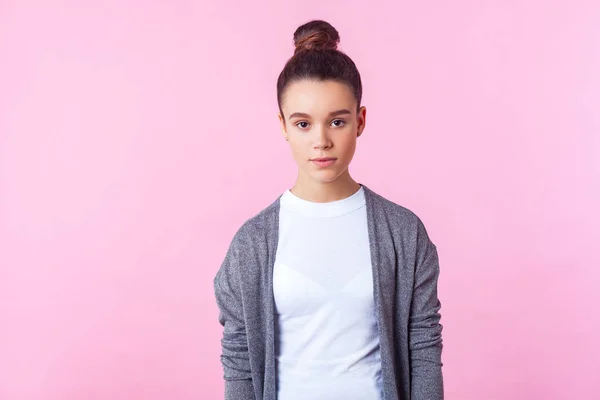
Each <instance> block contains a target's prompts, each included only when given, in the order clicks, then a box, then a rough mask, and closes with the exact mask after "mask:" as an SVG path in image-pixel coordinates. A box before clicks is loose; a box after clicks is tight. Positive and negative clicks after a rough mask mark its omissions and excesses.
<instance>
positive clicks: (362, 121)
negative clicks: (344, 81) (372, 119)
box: [356, 106, 367, 137]
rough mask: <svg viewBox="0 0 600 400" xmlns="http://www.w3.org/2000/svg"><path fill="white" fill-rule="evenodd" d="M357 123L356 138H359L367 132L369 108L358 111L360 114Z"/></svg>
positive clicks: (357, 116)
mask: <svg viewBox="0 0 600 400" xmlns="http://www.w3.org/2000/svg"><path fill="white" fill-rule="evenodd" d="M356 122H357V124H356V125H357V129H356V137H359V136H360V135H362V133H363V131H364V130H365V126H366V125H367V108H366V107H365V106H362V107H361V108H360V109H359V110H358V113H357V114H356Z"/></svg>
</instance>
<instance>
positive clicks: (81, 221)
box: [0, 0, 600, 400]
mask: <svg viewBox="0 0 600 400" xmlns="http://www.w3.org/2000/svg"><path fill="white" fill-rule="evenodd" d="M48 3H49V2H42V1H37V2H36V1H16V0H15V1H6V0H5V1H2V2H0V398H1V399H3V400H17V399H18V400H30V399H44V400H74V399H77V400H79V399H86V400H87V399H111V400H125V399H148V400H158V399H183V400H185V399H190V400H191V399H218V398H220V397H221V396H222V388H223V384H222V380H221V379H222V378H221V376H222V371H221V365H220V362H219V354H220V342H219V339H220V335H221V328H220V325H219V324H218V322H217V309H216V305H215V303H214V300H213V292H212V278H213V276H214V273H215V272H216V270H217V268H218V267H219V265H220V262H221V260H222V258H223V256H224V253H225V250H226V247H227V246H228V244H229V240H230V239H231V236H232V235H233V233H234V232H235V230H236V229H237V228H238V227H239V225H240V224H241V223H242V222H243V221H244V220H245V219H246V218H248V217H250V216H251V215H253V214H254V213H255V212H258V211H259V210H260V209H261V208H263V207H265V206H266V205H268V204H269V203H270V202H271V201H272V200H273V199H274V198H275V196H277V195H278V194H279V193H280V192H282V191H283V190H284V189H286V188H287V187H290V186H291V184H292V183H293V181H294V178H295V171H296V170H295V164H294V163H293V160H292V158H291V154H290V153H289V150H288V149H287V147H286V142H285V141H284V140H283V139H282V138H281V135H280V134H279V125H278V120H277V117H276V112H277V109H276V100H275V81H276V78H277V75H278V73H279V71H280V69H281V67H282V66H283V64H284V63H285V61H286V60H287V58H288V57H289V56H291V54H292V51H293V48H292V43H291V35H292V33H293V31H294V29H295V28H296V27H297V26H298V25H299V24H301V23H304V22H306V21H307V20H309V19H312V18H324V19H327V20H329V21H330V22H331V23H333V24H334V26H336V27H337V28H338V29H339V31H340V33H341V37H342V42H341V47H342V50H345V51H346V52H348V53H349V54H350V55H351V57H353V59H354V60H355V62H356V63H357V65H358V66H359V68H360V70H361V73H362V75H363V82H364V86H365V95H364V105H366V106H367V108H368V113H367V129H366V131H365V134H364V135H363V136H362V137H361V138H360V139H359V144H358V150H357V155H356V157H355V160H354V162H353V166H352V173H353V175H354V176H355V178H356V179H357V180H359V181H360V182H363V183H365V184H368V185H369V186H370V187H371V188H372V189H374V190H376V191H378V192H379V193H380V194H382V195H384V196H386V197H388V198H389V199H391V200H394V201H396V202H398V203H400V204H403V205H404V206H406V207H408V208H411V209H412V210H413V211H415V212H416V213H417V214H418V215H420V216H421V218H422V219H423V221H424V222H425V224H426V226H427V227H428V230H429V231H430V234H431V236H432V238H433V239H434V241H435V242H436V244H437V245H438V249H439V253H440V261H441V268H442V273H441V277H440V296H441V298H442V304H443V317H442V318H443V324H444V334H445V349H444V359H443V361H444V364H445V366H444V373H445V380H446V393H447V398H448V399H460V400H471V399H473V400H481V399H486V400H494V399H502V400H505V399H592V398H598V396H600V395H599V394H598V393H600V381H599V380H598V371H599V368H600V351H599V346H598V330H599V329H600V316H599V312H598V309H597V306H598V304H599V295H598V294H597V293H598V288H599V286H600V285H599V284H600V269H599V267H600V255H599V251H598V249H599V247H598V239H600V228H599V227H600V213H599V212H598V204H600V112H599V111H600V3H599V2H598V1H595V0H590V1H562V2H560V1H550V2H549V1H541V0H540V1H534V0H528V1H525V0H523V1H520V2H517V1H453V2H438V4H435V5H434V4H432V3H431V2H420V3H419V2H412V3H411V4H410V5H408V4H404V5H401V4H397V3H396V2H389V3H385V4H378V5H375V4H367V3H366V2H364V1H352V2H349V1H348V2H341V1H338V2H333V1H332V2H325V3H323V1H322V0H319V1H316V0H304V1H302V2H300V1H298V2H295V3H294V4H283V3H284V2H280V1H269V2H261V3H257V2H243V1H237V2H232V1H219V2H217V1H212V2H208V1H207V2H200V1H195V2H194V1H168V2H167V1H160V2H159V1H138V2H137V4H132V2H128V4H130V5H124V4H123V2H118V1H116V0H113V1H102V2H100V1H97V2H82V1H78V2H76V1H60V2H59V1H56V2H55V3H56V4H55V5H53V6H49V5H48ZM311 10H312V11H311Z"/></svg>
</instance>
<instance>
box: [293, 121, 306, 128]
mask: <svg viewBox="0 0 600 400" xmlns="http://www.w3.org/2000/svg"><path fill="white" fill-rule="evenodd" d="M300 124H306V126H300ZM296 126H297V127H299V128H301V129H305V128H306V127H307V126H308V122H306V121H300V122H298V123H297V124H296Z"/></svg>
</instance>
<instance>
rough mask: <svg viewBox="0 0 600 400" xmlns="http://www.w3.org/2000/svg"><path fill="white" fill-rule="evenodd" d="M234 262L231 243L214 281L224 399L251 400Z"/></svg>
mask: <svg viewBox="0 0 600 400" xmlns="http://www.w3.org/2000/svg"><path fill="white" fill-rule="evenodd" d="M234 241H235V239H234ZM237 260H238V254H237V251H236V248H235V244H234V243H233V242H232V244H231V245H230V246H229V249H228V251H227V255H226V256H225V260H224V261H223V264H222V265H221V268H220V269H219V271H218V272H217V274H216V276H215V279H214V292H215V298H216V301H217V305H218V307H219V316H218V320H219V323H220V324H221V325H222V326H223V337H222V339H221V346H222V353H221V364H222V366H223V373H224V376H223V378H224V380H225V400H253V399H254V398H255V397H254V388H253V386H252V375H251V371H250V357H249V353H248V341H247V338H246V327H245V323H244V311H243V307H242V300H241V293H240V280H239V268H237V265H236V263H237Z"/></svg>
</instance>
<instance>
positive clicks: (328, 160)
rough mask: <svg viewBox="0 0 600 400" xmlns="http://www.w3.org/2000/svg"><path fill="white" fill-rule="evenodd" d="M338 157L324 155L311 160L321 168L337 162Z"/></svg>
mask: <svg viewBox="0 0 600 400" xmlns="http://www.w3.org/2000/svg"><path fill="white" fill-rule="evenodd" d="M335 160H336V158H334V157H322V158H313V159H312V160H310V161H311V162H312V163H313V164H315V165H317V166H318V167H320V168H326V167H329V166H330V165H333V164H334V163H335Z"/></svg>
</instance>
